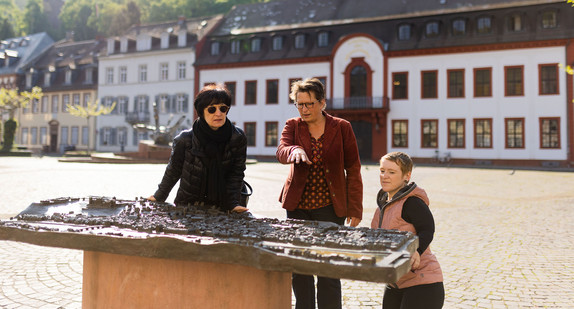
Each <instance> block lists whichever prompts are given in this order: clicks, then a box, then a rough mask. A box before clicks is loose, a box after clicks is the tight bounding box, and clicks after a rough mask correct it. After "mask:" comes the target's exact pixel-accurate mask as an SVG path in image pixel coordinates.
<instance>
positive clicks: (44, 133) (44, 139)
mask: <svg viewBox="0 0 574 309" xmlns="http://www.w3.org/2000/svg"><path fill="white" fill-rule="evenodd" d="M46 144H48V128H46V127H41V128H40V145H46Z"/></svg>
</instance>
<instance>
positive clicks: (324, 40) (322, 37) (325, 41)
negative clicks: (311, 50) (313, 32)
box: [317, 31, 329, 47]
mask: <svg viewBox="0 0 574 309" xmlns="http://www.w3.org/2000/svg"><path fill="white" fill-rule="evenodd" d="M327 45H329V32H326V31H322V32H319V35H317V46H319V47H326V46H327Z"/></svg>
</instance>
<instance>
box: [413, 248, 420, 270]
mask: <svg viewBox="0 0 574 309" xmlns="http://www.w3.org/2000/svg"><path fill="white" fill-rule="evenodd" d="M420 263H421V255H420V254H419V252H418V251H415V253H414V254H413V256H411V271H414V270H416V269H418V268H419V265H420Z"/></svg>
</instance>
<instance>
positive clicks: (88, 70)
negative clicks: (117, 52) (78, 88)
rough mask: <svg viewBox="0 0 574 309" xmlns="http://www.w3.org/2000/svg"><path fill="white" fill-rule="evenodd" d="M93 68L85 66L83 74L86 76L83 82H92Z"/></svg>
mask: <svg viewBox="0 0 574 309" xmlns="http://www.w3.org/2000/svg"><path fill="white" fill-rule="evenodd" d="M93 71H94V70H93V69H92V68H86V71H85V74H86V78H85V79H84V80H85V82H84V83H85V84H91V83H93V82H94V81H93Z"/></svg>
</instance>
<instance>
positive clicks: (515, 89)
mask: <svg viewBox="0 0 574 309" xmlns="http://www.w3.org/2000/svg"><path fill="white" fill-rule="evenodd" d="M523 69H524V66H514V67H504V80H505V87H504V91H505V93H504V94H505V96H521V95H524V83H523V80H524V78H523V75H522V71H523Z"/></svg>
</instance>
